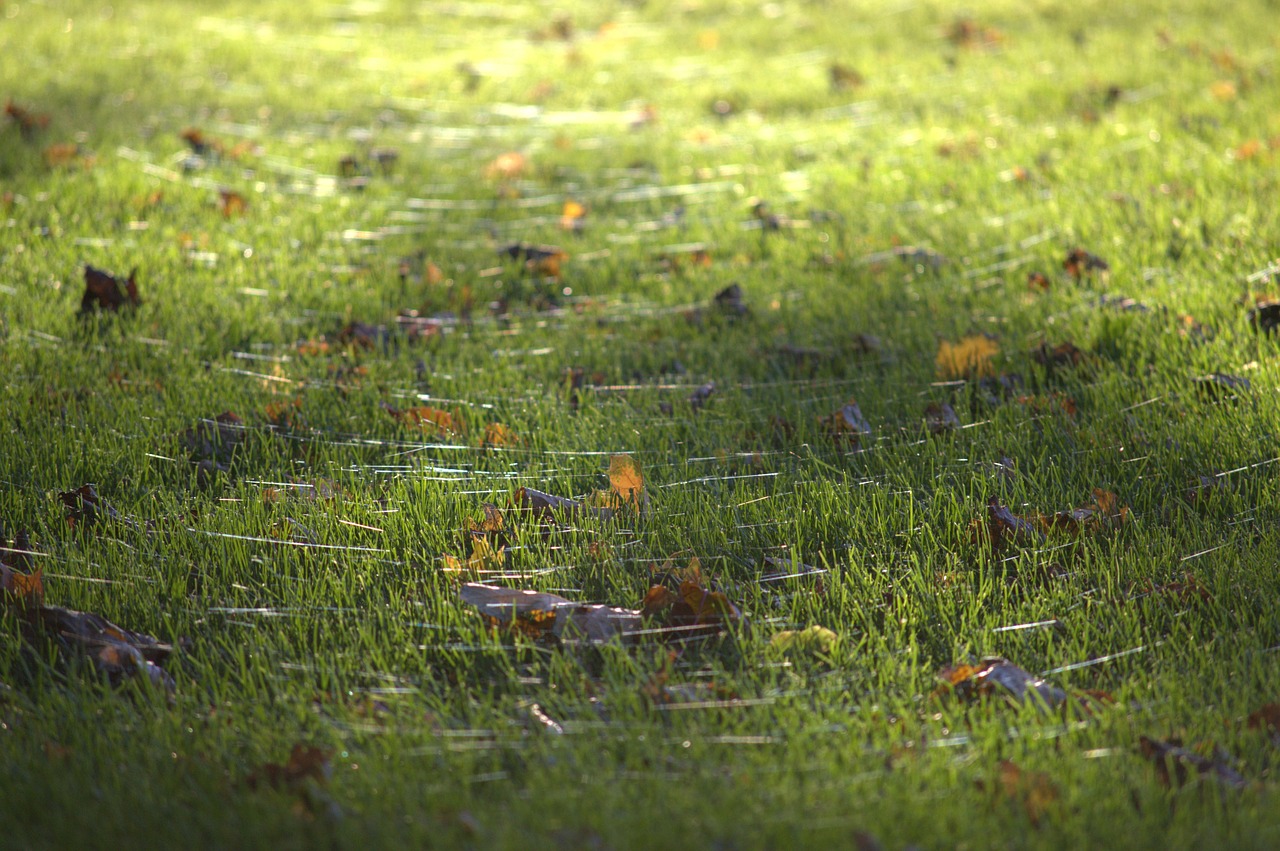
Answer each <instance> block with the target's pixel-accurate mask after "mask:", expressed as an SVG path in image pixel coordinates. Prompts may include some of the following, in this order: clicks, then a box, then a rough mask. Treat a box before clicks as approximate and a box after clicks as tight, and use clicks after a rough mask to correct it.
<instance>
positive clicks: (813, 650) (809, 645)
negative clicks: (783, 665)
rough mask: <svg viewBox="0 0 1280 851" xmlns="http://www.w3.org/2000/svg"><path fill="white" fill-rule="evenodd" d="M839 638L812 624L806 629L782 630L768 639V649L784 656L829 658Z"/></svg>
mask: <svg viewBox="0 0 1280 851" xmlns="http://www.w3.org/2000/svg"><path fill="white" fill-rule="evenodd" d="M839 641H840V636H839V635H837V634H836V633H835V632H833V631H831V630H829V629H827V628H826V627H825V626H819V625H818V624H813V625H812V626H810V627H808V628H807V629H800V630H796V629H784V630H782V631H781V632H778V633H775V634H774V636H773V638H771V639H769V649H770V650H773V651H775V652H778V653H782V654H784V655H793V656H801V657H804V656H830V655H831V651H832V650H834V649H835V647H836V644H837V643H839Z"/></svg>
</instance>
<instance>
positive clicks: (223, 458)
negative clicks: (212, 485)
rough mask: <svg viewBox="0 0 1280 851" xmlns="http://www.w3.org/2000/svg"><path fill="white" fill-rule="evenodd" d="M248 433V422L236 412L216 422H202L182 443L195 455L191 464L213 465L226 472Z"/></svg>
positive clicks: (207, 420)
mask: <svg viewBox="0 0 1280 851" xmlns="http://www.w3.org/2000/svg"><path fill="white" fill-rule="evenodd" d="M246 433H247V432H246V429H245V425H244V420H242V419H240V417H238V416H237V415H236V414H235V413H233V412H232V411H223V412H222V413H220V414H218V415H216V416H215V417H213V418H212V419H202V420H200V421H199V422H198V423H196V424H195V425H193V426H192V427H191V428H189V429H187V430H186V431H184V432H183V433H182V435H181V436H180V438H179V439H180V441H181V442H182V444H183V446H185V447H186V449H187V451H188V452H189V453H190V454H191V460H193V461H196V462H197V463H202V462H206V461H207V462H210V463H211V464H213V465H215V466H217V467H219V469H223V470H224V472H225V468H226V465H227V464H230V463H231V460H232V458H233V457H234V455H235V451H236V447H238V446H239V445H240V444H241V443H243V442H244V439H245V435H246Z"/></svg>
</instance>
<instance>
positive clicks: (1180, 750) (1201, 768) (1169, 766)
mask: <svg viewBox="0 0 1280 851" xmlns="http://www.w3.org/2000/svg"><path fill="white" fill-rule="evenodd" d="M1138 747H1139V751H1140V752H1141V753H1142V755H1143V756H1144V757H1146V758H1147V759H1149V760H1151V761H1152V762H1153V763H1154V764H1155V767H1156V777H1158V778H1159V780H1160V784H1161V785H1162V786H1165V787H1168V788H1170V789H1178V788H1181V787H1182V786H1185V785H1186V783H1187V780H1188V778H1189V777H1190V771H1188V769H1191V770H1192V771H1194V772H1195V773H1196V775H1197V776H1199V777H1206V778H1208V779H1210V780H1213V781H1215V782H1217V783H1220V784H1221V785H1223V786H1227V787H1229V788H1232V789H1244V788H1245V787H1246V786H1248V785H1249V781H1248V780H1246V779H1245V778H1244V776H1243V775H1242V774H1240V772H1238V771H1236V769H1235V768H1234V767H1233V766H1232V765H1231V762H1233V760H1232V758H1231V755H1230V754H1228V753H1226V752H1225V751H1223V750H1222V749H1221V748H1217V747H1215V748H1214V749H1213V756H1211V757H1208V756H1203V755H1201V754H1198V753H1196V752H1195V751H1191V750H1188V749H1186V748H1184V747H1183V746H1182V741H1181V740H1180V739H1176V738H1174V739H1166V740H1164V741H1161V740H1159V739H1152V738H1150V737H1148V736H1143V737H1141V738H1140V739H1139V740H1138Z"/></svg>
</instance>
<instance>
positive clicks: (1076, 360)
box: [1031, 341, 1088, 370]
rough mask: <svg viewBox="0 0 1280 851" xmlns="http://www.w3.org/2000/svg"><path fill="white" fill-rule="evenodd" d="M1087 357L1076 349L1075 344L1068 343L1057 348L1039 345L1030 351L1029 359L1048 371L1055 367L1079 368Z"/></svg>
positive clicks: (1043, 344)
mask: <svg viewBox="0 0 1280 851" xmlns="http://www.w3.org/2000/svg"><path fill="white" fill-rule="evenodd" d="M1087 357H1088V356H1087V355H1086V354H1085V353H1084V352H1082V351H1081V350H1080V349H1079V348H1077V347H1076V344H1075V343H1072V342H1070V341H1068V342H1065V343H1060V344H1059V345H1057V346H1050V345H1049V344H1048V343H1041V344H1040V345H1039V346H1037V347H1036V348H1034V349H1032V350H1031V359H1032V360H1033V361H1035V362H1036V363H1038V364H1040V365H1041V366H1043V367H1045V368H1046V369H1050V370H1052V369H1055V368H1057V367H1072V366H1079V365H1080V364H1082V363H1084V361H1085V359H1086V358H1087Z"/></svg>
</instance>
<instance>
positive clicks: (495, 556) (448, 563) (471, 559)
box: [444, 538, 507, 575]
mask: <svg viewBox="0 0 1280 851" xmlns="http://www.w3.org/2000/svg"><path fill="white" fill-rule="evenodd" d="M506 559H507V553H506V550H505V549H501V548H499V549H497V550H495V549H494V548H493V546H492V545H491V544H490V543H489V541H488V539H487V538H475V539H473V540H472V543H471V555H469V556H467V558H465V559H461V558H458V557H457V556H451V555H446V556H445V557H444V569H445V572H446V573H465V574H468V575H473V574H478V573H484V572H486V571H492V570H501V569H502V565H503V563H504V562H505V561H506Z"/></svg>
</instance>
